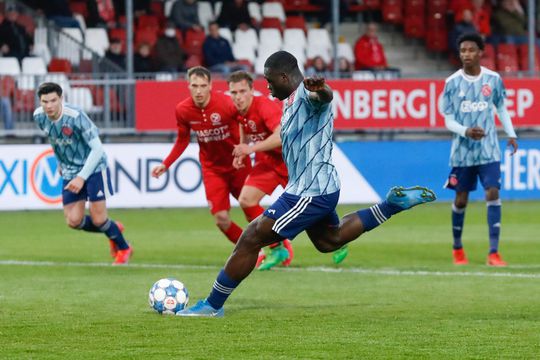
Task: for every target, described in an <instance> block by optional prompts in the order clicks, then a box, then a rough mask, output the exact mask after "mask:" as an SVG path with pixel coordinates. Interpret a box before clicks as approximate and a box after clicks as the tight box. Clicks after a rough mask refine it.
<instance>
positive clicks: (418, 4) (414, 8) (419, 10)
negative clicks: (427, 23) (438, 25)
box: [404, 0, 426, 20]
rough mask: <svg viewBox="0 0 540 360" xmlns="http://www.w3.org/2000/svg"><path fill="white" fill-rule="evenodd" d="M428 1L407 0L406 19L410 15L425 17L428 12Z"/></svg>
mask: <svg viewBox="0 0 540 360" xmlns="http://www.w3.org/2000/svg"><path fill="white" fill-rule="evenodd" d="M425 6H426V3H425V0H405V7H404V12H405V20H406V19H407V17H408V16H414V17H422V18H423V17H424V14H425V12H426V8H425Z"/></svg>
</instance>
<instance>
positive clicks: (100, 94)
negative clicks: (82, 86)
mask: <svg viewBox="0 0 540 360" xmlns="http://www.w3.org/2000/svg"><path fill="white" fill-rule="evenodd" d="M90 90H92V97H93V98H94V104H95V105H96V106H103V105H104V104H105V101H104V100H105V96H104V93H105V91H104V90H103V88H102V87H101V86H99V87H98V86H96V87H94V88H90ZM109 100H110V103H111V111H113V112H122V111H124V108H123V107H122V104H120V101H118V95H117V94H116V91H114V90H113V89H111V90H110V91H109Z"/></svg>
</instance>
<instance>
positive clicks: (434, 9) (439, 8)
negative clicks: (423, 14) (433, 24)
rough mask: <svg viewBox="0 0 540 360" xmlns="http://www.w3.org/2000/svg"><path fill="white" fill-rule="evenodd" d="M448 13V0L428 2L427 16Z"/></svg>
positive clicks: (431, 0)
mask: <svg viewBox="0 0 540 360" xmlns="http://www.w3.org/2000/svg"><path fill="white" fill-rule="evenodd" d="M447 12H448V1H446V0H430V1H428V2H427V14H428V15H433V14H443V15H446V13H447Z"/></svg>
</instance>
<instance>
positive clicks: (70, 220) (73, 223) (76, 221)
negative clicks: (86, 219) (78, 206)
mask: <svg viewBox="0 0 540 360" xmlns="http://www.w3.org/2000/svg"><path fill="white" fill-rule="evenodd" d="M81 221H82V218H80V217H73V216H72V217H69V216H67V217H66V224H67V226H69V227H70V228H72V229H78V228H79V225H80V224H81Z"/></svg>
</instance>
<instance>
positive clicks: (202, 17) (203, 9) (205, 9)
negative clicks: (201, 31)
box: [197, 1, 217, 29]
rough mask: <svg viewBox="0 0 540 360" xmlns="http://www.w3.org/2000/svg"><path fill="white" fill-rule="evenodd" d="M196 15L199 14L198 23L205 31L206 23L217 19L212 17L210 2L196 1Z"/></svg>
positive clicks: (212, 11)
mask: <svg viewBox="0 0 540 360" xmlns="http://www.w3.org/2000/svg"><path fill="white" fill-rule="evenodd" d="M197 13H198V14H199V22H200V23H201V25H202V26H203V27H204V28H205V29H206V28H208V23H209V22H210V21H213V20H214V19H215V18H216V17H217V16H214V10H213V9H212V4H211V3H210V1H197Z"/></svg>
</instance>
